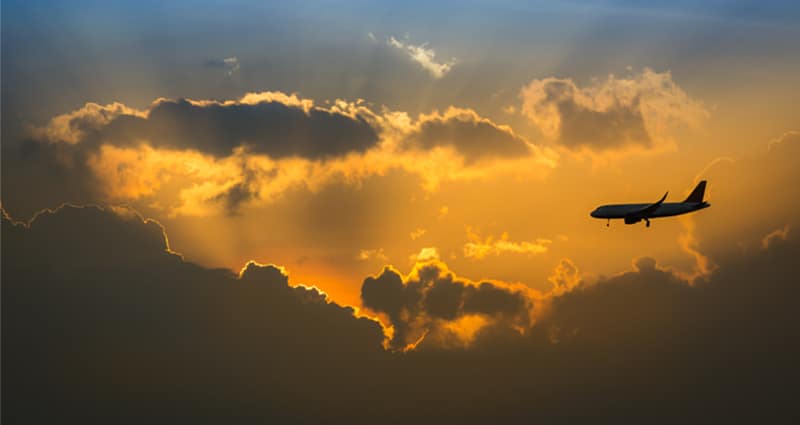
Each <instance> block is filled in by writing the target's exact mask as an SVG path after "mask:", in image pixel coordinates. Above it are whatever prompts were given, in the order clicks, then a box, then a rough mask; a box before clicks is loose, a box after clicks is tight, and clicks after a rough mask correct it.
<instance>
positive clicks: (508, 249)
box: [464, 228, 553, 260]
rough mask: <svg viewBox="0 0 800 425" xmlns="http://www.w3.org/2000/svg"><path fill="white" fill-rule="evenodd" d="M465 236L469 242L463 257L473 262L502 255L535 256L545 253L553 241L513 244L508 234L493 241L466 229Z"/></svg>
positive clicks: (544, 240)
mask: <svg viewBox="0 0 800 425" xmlns="http://www.w3.org/2000/svg"><path fill="white" fill-rule="evenodd" d="M467 236H468V237H469V239H470V242H467V243H466V244H464V257H466V258H472V259H474V260H482V259H484V258H486V257H488V256H490V255H491V256H499V255H503V254H523V255H536V254H541V253H544V252H547V247H548V245H550V244H551V243H552V242H553V241H551V240H549V239H542V238H539V239H536V240H535V241H530V242H529V241H521V242H514V241H511V240H509V236H508V233H503V234H502V235H500V238H498V239H495V238H493V237H492V236H487V237H486V239H481V237H480V235H479V234H478V233H476V232H475V231H473V230H472V229H471V228H467Z"/></svg>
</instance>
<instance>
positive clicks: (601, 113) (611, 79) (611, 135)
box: [520, 68, 708, 152]
mask: <svg viewBox="0 0 800 425" xmlns="http://www.w3.org/2000/svg"><path fill="white" fill-rule="evenodd" d="M520 98H521V99H522V108H521V112H522V114H523V115H524V116H526V117H527V118H528V119H529V120H530V121H531V122H532V123H533V124H534V125H536V127H537V128H538V129H539V130H540V131H541V133H542V134H543V135H544V136H545V137H546V138H548V139H550V140H553V141H555V142H557V143H559V144H561V145H563V146H565V147H567V148H569V149H573V150H581V149H588V150H591V151H598V152H600V151H609V150H620V149H623V148H632V147H633V148H638V149H653V148H656V147H658V145H663V144H665V143H666V142H667V140H666V139H667V136H668V132H667V131H668V130H669V129H670V128H672V127H674V126H676V125H690V126H696V125H699V123H701V122H702V121H703V119H705V118H706V117H707V116H708V111H707V110H706V108H705V107H704V106H703V104H702V103H701V102H700V101H698V100H695V99H693V98H691V97H690V96H689V95H688V94H687V93H686V92H685V91H684V90H683V89H682V88H680V87H679V86H678V85H677V84H676V83H675V82H674V81H673V80H672V74H671V73H670V72H669V71H667V72H662V73H658V72H655V71H653V70H651V69H649V68H645V69H644V70H643V71H642V72H641V73H637V74H635V75H632V76H630V77H628V78H618V77H615V76H614V75H609V76H608V78H607V79H605V80H596V79H595V80H592V82H591V83H590V84H589V85H587V86H585V87H579V86H578V85H577V84H576V83H575V82H574V81H573V80H572V79H569V78H556V77H548V78H543V79H535V80H533V81H531V82H530V83H529V84H528V85H526V86H525V87H523V88H522V90H521V91H520Z"/></svg>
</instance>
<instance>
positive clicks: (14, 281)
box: [2, 206, 384, 423]
mask: <svg viewBox="0 0 800 425" xmlns="http://www.w3.org/2000/svg"><path fill="white" fill-rule="evenodd" d="M2 226H3V228H2V232H3V238H2V244H3V246H2V261H3V268H2V281H3V342H4V344H3V361H4V362H5V363H4V364H5V365H6V366H12V365H13V367H11V368H9V369H5V370H4V372H3V385H4V386H5V389H7V390H8V392H4V401H8V402H9V403H10V404H11V405H13V406H15V408H13V409H4V412H3V415H4V420H11V421H15V420H14V419H22V418H27V419H29V420H32V421H34V422H51V420H48V419H53V418H60V419H59V420H65V419H66V418H72V419H75V420H78V421H79V422H83V421H84V420H88V421H90V422H91V421H96V420H98V419H100V418H103V419H104V420H103V421H105V420H108V421H110V422H115V423H119V422H120V421H121V422H126V421H127V420H129V419H131V418H137V417H138V418H141V417H145V416H147V415H149V414H146V413H144V412H145V411H147V410H150V411H151V412H155V411H158V412H159V413H157V414H156V415H157V416H159V417H162V418H163V417H164V416H163V415H169V416H170V417H185V415H187V414H189V415H192V416H194V415H197V417H198V419H199V418H202V417H203V416H205V415H206V414H212V413H211V412H206V414H203V413H201V411H202V410H203V409H204V408H203V407H202V406H204V405H205V406H208V405H210V404H209V403H211V404H214V403H217V402H218V401H219V400H220V399H219V398H218V397H219V396H222V397H223V398H227V397H228V396H232V395H233V394H235V393H238V392H239V390H240V389H241V390H244V388H249V390H247V392H250V391H252V393H251V395H249V396H246V395H242V397H245V398H240V399H239V400H242V401H246V400H247V399H248V398H249V399H250V401H255V400H256V399H261V398H262V397H264V400H276V401H277V400H280V402H279V403H278V404H276V405H281V406H284V407H282V408H283V409H290V410H291V407H288V406H291V405H297V406H299V405H301V404H302V403H303V398H304V397H303V396H293V395H291V394H292V392H293V391H291V390H288V387H287V386H286V385H289V386H293V385H295V384H292V381H293V380H296V379H299V380H300V381H302V382H303V384H302V386H306V385H311V386H312V387H316V388H317V389H319V390H321V391H323V392H324V391H326V390H324V389H323V388H325V387H327V388H328V391H331V394H333V393H335V392H336V391H333V387H335V386H336V385H337V384H333V382H329V381H328V379H329V378H331V377H332V375H331V371H336V370H349V371H351V372H352V371H356V370H357V369H358V367H359V366H358V363H361V362H364V363H366V361H367V359H368V358H371V359H373V360H375V359H380V358H381V355H382V354H384V351H383V348H382V347H381V343H382V340H383V338H384V335H383V332H382V330H381V327H380V325H379V324H378V323H377V322H375V321H373V320H369V319H364V318H358V317H356V312H355V310H354V309H352V308H349V307H342V306H339V305H337V304H334V303H331V302H330V301H329V300H328V299H327V298H326V297H325V295H324V294H323V293H321V292H319V291H318V290H316V289H314V288H311V287H304V286H297V287H293V286H290V285H289V279H288V276H287V275H286V273H285V272H284V271H283V270H282V269H281V268H279V267H276V266H271V265H259V264H257V263H255V262H251V263H249V264H248V265H247V266H246V267H245V268H244V269H243V270H242V272H241V273H240V274H239V276H236V275H234V274H232V273H231V272H229V271H227V270H212V269H206V268H203V267H200V266H197V265H195V264H192V263H189V262H186V261H184V260H183V259H182V258H181V257H180V256H178V255H176V254H174V253H172V252H171V251H170V250H169V246H168V243H167V238H166V234H165V233H164V230H163V228H162V227H161V226H160V225H159V224H158V223H156V222H154V221H152V220H143V219H142V218H141V217H140V216H139V215H138V214H136V213H135V212H133V211H131V210H126V209H117V210H108V209H105V210H104V209H100V208H97V207H74V206H63V207H61V208H59V209H57V210H53V211H44V212H43V213H41V214H39V215H37V216H36V217H35V219H33V220H32V221H31V222H30V223H29V224H22V223H15V222H12V221H11V220H10V219H9V218H8V217H7V216H6V215H5V212H4V217H3V223H2ZM359 359H360V360H359ZM12 369H13V370H12ZM334 374H338V373H334ZM350 376H351V378H353V377H357V376H358V373H355V374H354V375H350ZM312 377H314V378H312ZM334 379H335V381H338V382H341V381H342V379H344V376H338V377H336V378H334ZM368 381H369V379H368ZM326 382H327V383H326ZM364 382H365V383H366V382H367V381H364ZM253 383H258V384H257V385H256V386H252V385H251V384H253ZM296 385H297V386H298V388H299V387H300V386H301V385H300V383H299V382H297V384H296ZM318 385H319V386H318ZM223 388H228V389H229V390H230V391H231V392H227V390H223ZM315 391H317V390H315ZM346 391H347V392H348V393H350V394H355V393H353V392H352V391H356V392H359V391H358V390H356V389H355V388H348V389H347V390H346ZM226 392H227V395H226ZM78 394H79V395H78ZM255 394H258V395H255ZM320 394H322V393H320ZM76 395H77V396H76ZM75 397H80V398H81V399H83V400H92V401H93V402H91V403H89V404H88V405H84V407H81V408H78V409H76V408H75V406H76V405H75V404H74V403H75V400H76V398H75ZM167 400H172V401H174V404H172V403H167ZM181 400H183V401H181ZM191 400H193V401H191ZM39 403H42V405H46V406H47V408H46V409H32V407H33V406H36V405H38V404H39ZM186 403H188V404H186ZM226 403H227V402H226ZM270 403H272V402H270ZM81 404H82V403H81ZM87 406H88V407H87ZM112 406H113V408H112ZM157 406H160V407H157ZM150 408H153V409H155V410H151V409H150ZM143 409H144V410H143ZM178 412H182V413H180V414H179V415H178V416H174V415H175V414H178ZM212 415H216V414H212ZM271 415H277V416H282V413H273V414H270V415H268V417H269V416H271ZM259 416H261V415H259ZM90 418H91V419H90ZM79 419H83V420H79ZM117 419H119V420H117ZM205 419H207V417H206V418H205ZM193 422H195V421H193Z"/></svg>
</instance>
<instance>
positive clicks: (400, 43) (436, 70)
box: [386, 37, 457, 78]
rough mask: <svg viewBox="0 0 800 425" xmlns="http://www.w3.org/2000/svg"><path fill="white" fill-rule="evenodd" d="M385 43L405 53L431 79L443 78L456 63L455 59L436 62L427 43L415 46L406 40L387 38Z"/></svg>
mask: <svg viewBox="0 0 800 425" xmlns="http://www.w3.org/2000/svg"><path fill="white" fill-rule="evenodd" d="M386 42H387V44H389V45H390V46H392V47H395V48H398V49H400V50H403V51H405V52H406V53H407V54H408V56H409V57H410V58H411V60H413V61H414V62H416V63H418V64H419V65H420V66H421V67H422V68H424V69H425V70H426V71H428V72H429V73H430V74H431V76H433V78H442V77H444V76H445V75H447V73H448V72H450V70H451V69H453V66H455V64H456V62H457V60H456V58H451V59H450V60H449V61H447V62H441V63H440V62H436V52H435V51H434V50H433V49H431V48H429V47H428V43H422V44H420V45H418V46H415V45H413V44H411V43H409V42H408V40H398V39H396V38H394V37H389V39H388V40H387V41H386Z"/></svg>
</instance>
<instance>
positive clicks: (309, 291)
mask: <svg viewBox="0 0 800 425" xmlns="http://www.w3.org/2000/svg"><path fill="white" fill-rule="evenodd" d="M2 225H3V228H2V232H3V233H2V234H3V238H2V251H1V252H2V257H3V258H2V263H3V268H2V282H3V297H2V303H3V305H2V308H3V322H2V323H3V362H4V372H3V385H4V391H3V398H4V402H5V406H4V409H3V419H4V420H5V421H9V422H36V423H48V422H53V421H56V420H57V421H64V420H69V421H70V422H76V421H78V422H80V421H89V422H92V421H94V422H96V421H98V420H102V421H104V422H114V423H128V422H131V421H132V422H140V423H141V422H142V421H145V422H152V421H158V420H159V419H163V418H164V417H170V418H181V420H185V421H191V422H193V423H198V422H199V423H202V422H204V421H205V422H226V423H252V418H258V420H259V421H261V420H275V421H279V420H282V419H286V418H291V420H292V421H302V422H315V421H319V420H324V419H330V418H337V419H343V420H344V419H352V420H355V419H358V420H359V421H364V422H370V423H375V422H379V421H380V420H381V418H386V417H387V416H391V417H392V418H395V419H397V420H403V421H413V420H420V419H422V418H428V419H429V418H431V417H433V418H436V419H437V420H438V421H442V422H443V423H444V422H446V423H456V422H457V423H468V424H469V423H485V422H486V421H487V420H489V419H490V418H497V417H498V415H500V416H501V417H508V418H514V419H517V420H524V421H525V422H528V421H531V420H534V419H539V420H542V419H543V418H544V419H553V420H556V419H557V418H564V417H565V415H571V416H570V418H574V414H575V408H576V406H581V409H580V411H581V415H586V416H587V417H590V418H591V419H592V420H597V419H603V420H608V421H619V420H623V421H629V420H634V419H637V418H643V417H652V415H653V414H654V412H658V414H659V417H664V418H669V419H670V420H671V421H675V422H680V421H681V420H683V419H691V420H696V419H698V418H702V419H704V420H708V421H712V422H713V421H720V420H724V419H729V418H731V417H735V418H739V419H740V418H742V417H743V416H748V417H749V416H750V415H752V417H754V418H761V419H763V418H765V415H766V417H768V418H769V419H771V420H774V421H776V422H782V419H785V418H787V417H790V416H789V415H792V414H793V413H794V405H795V404H794V400H793V394H792V393H791V392H786V391H785V380H786V377H787V376H792V374H793V373H795V372H796V359H797V356H798V355H800V345H798V344H797V342H796V339H797V335H800V328H798V323H800V322H798V320H797V312H796V306H795V304H796V300H797V298H798V296H800V292H798V286H797V285H796V280H797V268H796V258H797V256H798V254H800V245H798V241H797V235H796V234H795V233H796V232H794V231H793V230H792V228H788V229H786V230H785V232H784V231H783V230H782V231H781V232H779V233H780V235H777V236H776V235H772V236H769V237H768V240H769V243H767V244H766V245H764V246H761V245H758V249H757V250H755V251H750V252H743V251H742V252H738V253H737V254H735V255H734V256H732V257H729V258H724V259H719V268H718V269H717V270H716V271H714V272H712V273H710V274H709V276H707V277H706V278H704V279H703V281H702V282H698V283H696V284H694V285H690V284H689V283H688V282H687V281H685V280H683V279H681V278H680V277H679V276H677V275H675V274H674V273H672V272H670V271H669V270H668V269H665V268H663V267H661V266H660V265H659V264H658V262H657V261H656V260H654V259H653V258H649V257H642V258H639V259H636V260H635V262H634V264H633V269H632V270H631V271H628V272H625V273H622V274H619V275H616V276H612V277H608V278H600V279H599V280H597V281H596V282H594V283H591V284H587V283H582V284H577V282H579V280H580V279H579V277H578V273H577V268H576V267H575V265H574V264H572V263H571V262H569V261H562V263H561V264H560V266H559V268H558V270H557V271H556V273H555V274H554V278H553V282H554V284H555V285H556V286H557V287H560V286H572V289H571V290H569V291H565V292H562V293H559V294H555V295H553V296H551V298H550V300H549V302H548V304H547V311H546V312H544V313H543V314H539V315H538V316H537V320H536V321H535V322H533V321H532V320H531V316H530V314H531V309H530V297H529V296H527V295H526V291H525V290H524V289H523V288H522V287H516V286H511V285H507V284H502V283H499V282H481V283H475V282H470V281H467V280H464V279H460V278H458V277H456V276H455V275H454V274H453V273H452V272H450V271H448V270H447V269H446V268H445V266H444V265H442V264H441V263H439V262H437V261H435V260H434V261H428V262H426V263H425V264H420V265H418V266H417V267H416V268H415V270H414V271H413V272H412V273H411V274H409V275H408V276H405V277H404V276H402V275H400V274H399V273H398V272H396V271H394V270H393V269H386V270H384V271H383V272H382V273H381V274H380V275H378V276H375V277H370V278H368V279H366V280H365V281H364V284H363V291H362V294H363V298H364V304H365V305H366V306H368V307H370V309H375V310H376V311H378V312H380V313H381V314H383V315H385V316H387V317H388V318H389V319H390V320H391V324H392V326H393V328H394V329H393V330H394V332H395V334H394V335H393V338H395V339H398V341H397V342H398V343H399V342H400V340H402V341H403V342H405V341H409V344H411V345H412V346H413V347H415V348H414V349H412V350H410V351H408V352H406V353H393V352H391V351H387V350H384V348H383V347H382V341H383V339H384V333H383V332H382V330H381V327H380V326H379V325H378V323H377V322H375V321H373V320H369V319H365V318H359V317H358V315H357V313H356V311H355V310H354V309H352V308H347V307H342V306H339V305H336V304H335V303H331V302H330V301H329V300H328V299H327V298H326V297H325V295H324V294H323V293H322V292H320V291H319V290H317V289H315V288H314V287H310V286H302V285H300V286H296V287H292V286H290V285H289V282H290V280H289V276H288V275H287V272H286V271H285V270H284V269H282V268H280V267H278V266H273V265H261V264H258V263H255V262H250V263H248V264H247V265H246V266H245V267H244V268H243V269H242V271H241V272H240V273H239V275H238V276H237V275H235V274H233V273H232V272H230V271H227V270H213V269H207V268H203V267H200V266H197V265H194V264H192V263H190V262H187V261H186V260H185V259H182V258H181V257H180V256H178V255H177V254H175V253H173V252H171V250H170V249H169V245H168V243H167V237H166V233H165V231H164V229H163V228H162V227H161V226H160V225H159V224H158V223H156V222H154V221H147V220H143V219H142V217H141V216H139V215H138V214H136V213H135V212H134V211H132V210H129V209H115V210H101V209H99V208H96V207H83V208H79V207H71V206H66V207H63V208H60V209H58V210H55V211H45V212H43V213H41V214H39V215H38V216H37V217H36V218H35V219H34V220H32V221H31V222H29V223H27V224H23V223H18V222H14V221H12V220H11V219H10V218H9V217H8V216H7V215H6V214H5V212H4V214H3V223H2ZM522 329H524V332H521V330H522ZM400 335H404V336H402V337H401V336H400ZM393 341H394V339H393ZM464 341H470V343H468V344H465V343H464ZM405 347H409V345H408V344H406V345H405ZM620 399H623V400H625V403H623V404H622V405H620V404H619V400H620ZM478 400H479V401H480V402H478ZM731 403H735V405H736V406H739V407H738V408H736V409H733V410H732V409H731V405H732V404H731ZM365 404H366V405H368V406H369V408H365V407H364V406H365ZM43 406H46V408H43Z"/></svg>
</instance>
